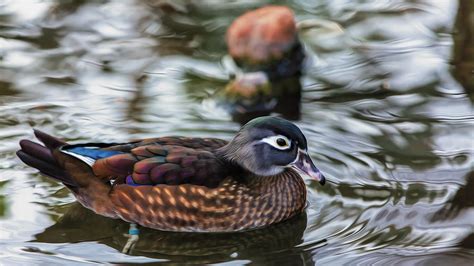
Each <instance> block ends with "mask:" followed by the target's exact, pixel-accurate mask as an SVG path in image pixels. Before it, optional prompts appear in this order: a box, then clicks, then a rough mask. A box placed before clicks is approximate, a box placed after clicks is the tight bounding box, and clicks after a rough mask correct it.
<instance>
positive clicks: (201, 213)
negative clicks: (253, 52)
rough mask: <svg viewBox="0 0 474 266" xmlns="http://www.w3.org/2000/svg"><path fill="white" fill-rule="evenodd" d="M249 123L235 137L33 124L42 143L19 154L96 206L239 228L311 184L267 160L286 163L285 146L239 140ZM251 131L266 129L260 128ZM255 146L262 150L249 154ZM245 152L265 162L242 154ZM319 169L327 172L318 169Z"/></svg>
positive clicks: (135, 217)
mask: <svg viewBox="0 0 474 266" xmlns="http://www.w3.org/2000/svg"><path fill="white" fill-rule="evenodd" d="M252 128H253V127H251V128H250V129H252ZM250 129H248V130H245V131H241V132H240V134H238V135H237V136H236V138H234V140H232V141H231V142H227V141H225V140H221V139H214V138H186V137H162V138H153V139H145V140H140V141H134V142H130V143H121V144H103V143H90V144H76V145H68V144H67V143H65V142H62V141H60V140H58V139H56V138H54V137H52V136H49V135H47V134H45V133H43V132H41V131H35V135H36V137H37V138H38V139H39V140H40V141H42V142H43V143H44V145H45V146H42V145H40V144H37V143H34V142H32V141H29V140H22V141H21V142H20V146H21V150H20V151H18V152H17V154H18V156H19V157H20V159H21V160H23V162H25V163H26V164H28V165H30V166H32V167H34V168H36V169H38V170H39V171H40V172H41V173H43V174H45V175H47V176H50V177H52V178H54V179H56V180H59V181H61V182H62V183H63V184H64V185H65V186H67V187H68V188H69V189H70V190H71V191H72V192H73V194H74V195H75V197H76V198H77V200H78V201H79V202H80V203H81V204H82V205H83V206H85V207H87V208H89V209H91V210H93V211H94V212H96V213H97V214H100V215H103V216H107V217H111V218H118V219H122V220H125V221H127V222H131V223H137V224H140V225H142V226H145V227H149V228H154V229H158V230H163V231H183V232H235V231H243V230H250V229H256V228H261V227H264V226H267V225H271V224H274V223H278V222H280V221H283V220H286V219H289V218H291V217H293V216H295V215H296V214H298V213H301V212H302V211H303V210H304V207H305V204H306V188H305V184H304V182H303V179H302V178H301V176H300V174H299V173H298V171H297V170H295V169H294V168H291V167H283V166H278V167H277V166H276V165H270V166H268V161H275V162H278V163H282V164H285V162H283V161H284V160H288V159H285V158H286V157H285V156H286V155H287V153H286V151H285V153H284V154H283V153H282V154H281V155H282V156H280V157H278V156H277V157H275V154H271V155H268V154H266V153H263V155H262V154H258V153H259V152H258V150H259V149H260V148H257V146H262V147H261V148H262V149H263V150H262V151H264V150H268V149H271V148H272V147H266V146H269V145H267V144H266V143H265V142H262V144H260V142H258V143H257V142H256V143H257V144H256V143H254V144H253V145H246V144H242V143H240V142H243V140H242V138H244V137H245V138H248V135H251V134H250V133H249V132H247V131H252V130H250ZM262 132H263V133H262ZM252 134H257V135H259V134H263V135H265V136H266V135H267V134H269V133H268V132H266V131H265V130H262V129H259V130H257V131H255V132H254V133H252ZM271 134H275V133H271ZM243 135H246V136H243ZM263 135H262V136H263ZM257 137H258V138H260V136H257ZM252 138H255V137H252ZM267 138H268V137H267ZM272 138H273V137H272ZM263 139H265V140H266V138H265V137H263ZM239 141H240V142H239ZM267 142H268V141H267ZM292 145H296V143H295V144H292ZM245 147H247V148H248V149H247V148H245ZM249 147H251V148H249ZM294 149H296V148H294ZM250 150H255V151H256V153H257V154H255V155H252V154H247V153H249V152H250ZM241 153H244V154H246V155H243V156H244V157H245V156H247V157H250V158H249V159H251V158H253V157H255V156H259V157H262V158H266V160H267V162H261V163H260V162H258V163H255V162H244V161H242V158H241V157H242V155H241ZM288 154H289V150H288ZM260 155H262V156H260ZM277 155H278V153H277ZM239 156H240V157H239ZM268 156H270V157H268ZM271 156H273V157H275V158H273V157H271ZM292 156H293V155H292ZM255 158H256V157H255ZM293 164H294V163H293ZM318 174H319V175H318ZM316 177H318V178H320V179H321V178H323V177H322V175H320V173H319V172H318V173H316Z"/></svg>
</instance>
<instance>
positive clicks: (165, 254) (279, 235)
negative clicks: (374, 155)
mask: <svg viewBox="0 0 474 266" xmlns="http://www.w3.org/2000/svg"><path fill="white" fill-rule="evenodd" d="M91 224H93V225H94V226H92V227H91V226H90V225H91ZM306 224H307V220H306V213H305V212H303V213H302V214H300V215H297V216H296V217H294V218H292V219H290V220H287V221H285V222H282V223H279V224H276V225H274V226H270V227H266V228H263V229H258V230H252V231H247V232H240V233H226V234H218V233H215V234H213V233H176V232H164V231H157V230H152V229H146V228H140V230H141V232H140V239H139V241H138V242H137V243H136V245H135V247H134V248H133V250H131V253H132V254H133V255H144V256H147V257H159V258H161V259H167V258H168V259H171V258H173V261H175V262H176V261H179V260H181V259H182V262H185V261H186V262H189V260H190V259H192V260H193V262H194V263H211V262H216V261H219V260H221V259H223V258H227V259H228V258H229V256H232V257H233V258H235V259H252V260H258V259H262V258H261V255H262V254H263V253H265V254H274V253H276V252H278V251H283V250H289V249H298V245H301V244H303V233H304V231H305V229H306ZM128 226H129V224H128V223H126V222H123V221H120V220H115V219H110V218H106V217H103V216H100V215H96V214H94V213H93V212H92V211H90V210H88V209H86V208H84V207H82V206H81V205H80V204H78V203H73V204H71V206H70V207H68V208H67V211H66V213H65V214H64V215H63V216H62V217H61V219H60V220H59V221H58V222H56V223H55V224H54V225H52V226H50V227H49V228H46V230H45V231H44V232H42V233H39V234H37V235H36V236H35V240H34V242H43V243H66V242H70V243H76V242H84V241H97V242H99V243H102V244H105V245H108V246H110V247H112V248H115V249H117V250H122V248H123V246H124V245H125V244H126V242H127V237H126V236H124V235H123V232H125V231H126V230H127V228H128ZM324 244H325V241H324V240H323V241H321V242H319V243H315V244H314V245H313V246H317V247H319V246H322V245H324ZM317 247H316V248H317ZM295 254H298V253H297V252H295ZM298 256H299V255H298ZM293 259H296V258H293Z"/></svg>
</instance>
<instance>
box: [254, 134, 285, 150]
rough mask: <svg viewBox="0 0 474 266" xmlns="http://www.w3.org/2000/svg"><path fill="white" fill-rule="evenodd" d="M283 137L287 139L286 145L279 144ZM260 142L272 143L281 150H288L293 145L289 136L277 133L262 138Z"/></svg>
mask: <svg viewBox="0 0 474 266" xmlns="http://www.w3.org/2000/svg"><path fill="white" fill-rule="evenodd" d="M279 139H283V140H284V141H285V145H282V146H280V144H281V143H280V144H278V140H279ZM260 142H264V143H267V144H270V145H271V146H272V147H274V148H276V149H279V150H282V151H283V150H288V149H289V148H290V147H291V140H289V139H288V138H287V137H285V136H283V135H276V136H271V137H266V138H263V139H261V140H260Z"/></svg>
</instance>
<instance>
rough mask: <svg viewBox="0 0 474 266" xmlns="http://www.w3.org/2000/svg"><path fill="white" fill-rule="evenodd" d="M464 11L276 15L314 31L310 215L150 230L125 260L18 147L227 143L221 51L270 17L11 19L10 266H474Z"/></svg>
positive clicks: (5, 203) (73, 12) (233, 125)
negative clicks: (37, 143) (250, 21)
mask: <svg viewBox="0 0 474 266" xmlns="http://www.w3.org/2000/svg"><path fill="white" fill-rule="evenodd" d="M175 2H178V3H175ZM197 2H199V3H197ZM468 2H469V1H461V2H460V3H458V2H457V1H437V0H431V1H429V0H411V1H408V0H394V1H330V0H326V1H298V0H296V1H289V2H284V1H275V3H278V4H285V5H288V6H290V7H291V8H292V9H293V10H294V11H295V14H296V17H297V20H298V21H306V22H305V23H308V25H310V26H308V27H305V28H304V30H302V31H301V32H300V33H301V39H302V40H303V42H304V44H305V49H306V51H307V53H308V58H307V65H306V68H305V69H306V70H305V74H304V75H303V77H302V78H301V80H300V82H301V87H302V93H301V101H300V107H299V108H297V109H296V110H297V111H298V114H297V116H296V117H295V119H296V121H295V122H296V123H297V124H298V125H299V126H300V127H301V128H302V129H303V131H304V132H305V134H306V136H307V138H308V142H309V146H310V147H309V149H310V152H311V156H312V157H313V159H314V160H315V162H316V164H317V165H318V167H319V168H320V169H321V170H322V171H323V172H324V173H325V174H326V176H327V178H328V179H329V180H330V181H331V182H330V183H328V184H327V185H326V186H324V187H321V186H319V185H318V184H317V183H316V182H313V181H310V180H307V184H308V189H309V199H308V200H309V206H308V208H307V210H306V213H305V214H303V215H301V216H299V217H295V218H294V219H292V220H290V221H287V222H285V223H282V224H278V225H275V226H272V227H269V228H266V229H262V230H257V231H251V232H245V233H236V234H229V235H221V234H217V235H201V234H178V233H163V232H157V231H153V230H144V231H143V232H142V235H141V239H140V241H139V243H138V244H137V246H136V248H135V249H134V251H133V253H132V254H130V255H125V254H122V253H121V252H120V250H121V248H122V247H123V245H124V244H125V241H126V238H125V237H124V236H123V234H124V233H126V232H127V229H128V227H127V224H126V223H123V222H120V221H115V220H110V219H107V218H103V217H100V216H97V215H94V214H93V213H91V212H90V211H87V210H85V209H84V208H82V207H81V206H79V205H77V204H75V203H74V198H73V196H72V195H71V194H70V193H69V192H68V191H67V189H65V188H63V187H62V185H60V184H57V183H55V182H54V181H51V180H49V179H48V178H45V177H43V176H41V175H39V174H38V173H37V172H36V171H35V170H34V169H31V168H28V167H26V166H25V165H23V164H22V163H21V162H20V161H19V160H18V159H17V158H16V157H15V151H16V150H17V149H18V144H17V143H18V141H19V140H20V139H22V138H32V128H33V127H35V128H39V129H41V130H43V131H46V132H49V133H51V134H53V135H56V136H59V137H62V138H64V139H65V140H67V141H71V142H81V141H82V142H84V141H86V142H89V141H102V142H106V141H123V140H128V139H133V138H145V137H154V136H162V135H170V134H171V135H193V136H212V137H221V138H225V139H229V138H231V137H232V136H233V134H234V133H235V132H236V130H238V128H239V127H240V125H239V123H238V122H236V121H239V119H236V118H235V117H233V116H231V115H230V114H229V112H228V110H227V109H225V108H223V107H222V105H221V104H219V100H217V98H218V97H216V95H219V92H220V91H221V90H222V89H223V88H224V87H225V84H226V83H227V81H228V80H227V79H228V72H229V69H228V66H227V62H228V60H227V59H226V47H225V43H224V39H223V36H224V34H225V30H226V28H227V27H228V26H229V24H230V23H231V21H232V20H233V19H234V18H235V17H237V16H238V15H239V14H241V13H242V12H244V11H246V10H249V9H253V8H256V7H259V6H262V5H264V4H268V3H269V2H268V1H235V2H230V3H224V2H221V1H211V0H206V1H192V0H189V1H132V0H128V1H118V0H117V1H105V0H104V1H93V2H92V1H91V2H89V1H59V0H58V1H34V0H31V1H14V0H10V1H9V0H7V1H1V2H0V232H1V234H0V238H1V243H0V250H1V253H0V256H1V261H2V262H4V263H5V264H9V265H13V264H31V263H35V264H48V265H49V264H63V263H71V264H94V263H153V262H157V261H158V262H175V263H183V262H188V263H218V262H222V263H236V264H242V263H250V262H254V263H271V262H278V263H279V264H282V263H288V264H293V265H299V264H309V265H311V264H321V265H341V264H344V263H347V264H351V265H354V264H374V263H379V264H384V265H385V264H390V263H400V262H404V263H406V264H416V263H421V264H433V265H435V264H440V265H446V264H451V265H463V264H469V263H472V261H473V260H474V255H473V248H474V233H473V232H474V222H473V221H474V208H473V207H474V199H473V196H472V191H473V190H474V170H473V161H474V157H473V150H474V143H473V139H474V125H473V123H474V115H473V108H472V100H473V99H474V97H473V91H474V82H473V74H472V69H473V67H472V66H473V65H474V52H473V48H472V47H474V43H473V40H472V37H469V32H473V31H474V27H473V26H472V18H473V17H474V10H473V7H472V5H471V6H470V8H469V6H467V5H468ZM469 17H470V19H471V25H469V22H468V21H469ZM311 25H312V26H311ZM454 33H456V34H454Z"/></svg>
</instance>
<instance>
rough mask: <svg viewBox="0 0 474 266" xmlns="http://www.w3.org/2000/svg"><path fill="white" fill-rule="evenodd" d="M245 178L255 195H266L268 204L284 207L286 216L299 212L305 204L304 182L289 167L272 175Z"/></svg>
mask: <svg viewBox="0 0 474 266" xmlns="http://www.w3.org/2000/svg"><path fill="white" fill-rule="evenodd" d="M246 180H247V182H248V183H247V185H248V187H249V188H250V190H251V191H253V192H254V195H255V197H267V198H268V200H269V202H270V204H269V206H272V207H274V206H282V208H286V209H285V211H284V212H285V213H286V215H285V216H286V217H290V216H293V215H294V214H296V213H299V212H301V210H302V209H303V208H304V207H305V205H306V186H305V183H304V181H303V179H302V178H301V176H300V175H299V174H298V173H297V172H296V171H295V170H293V169H291V168H288V169H285V170H284V171H283V172H282V173H280V174H277V175H273V176H255V175H252V176H248V177H247V178H246Z"/></svg>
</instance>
